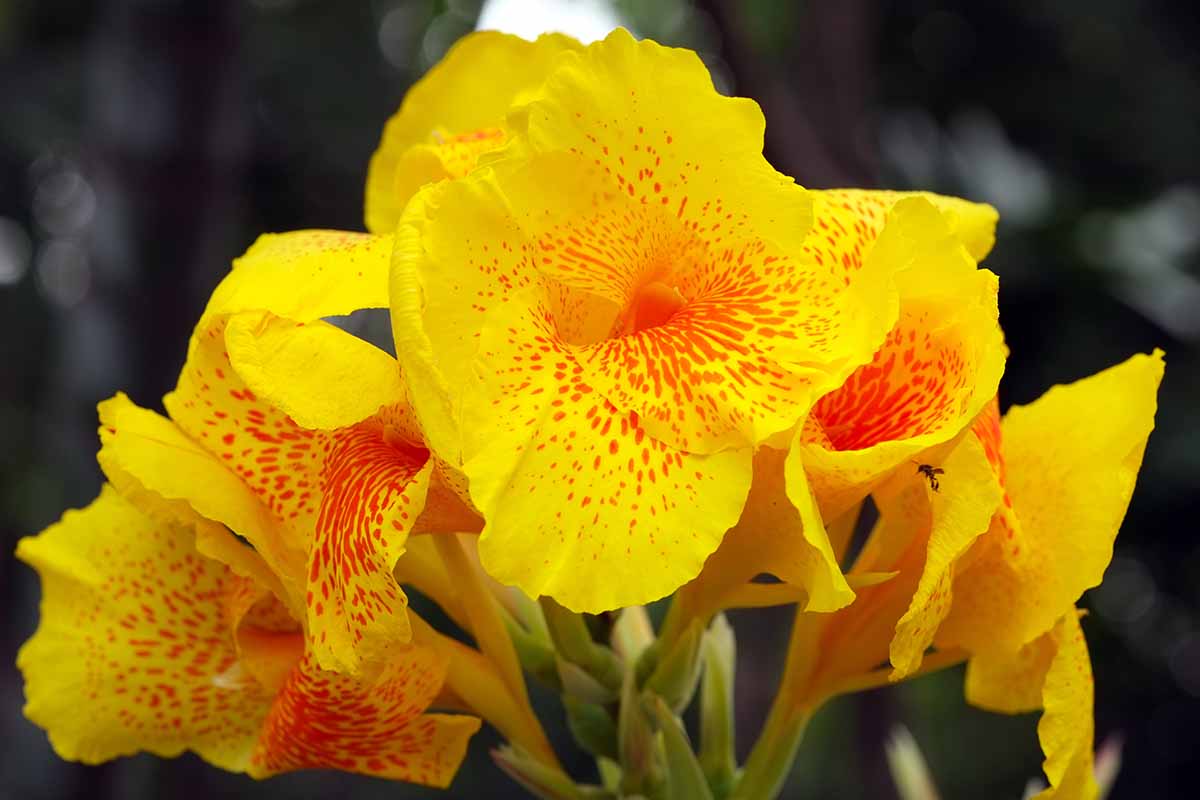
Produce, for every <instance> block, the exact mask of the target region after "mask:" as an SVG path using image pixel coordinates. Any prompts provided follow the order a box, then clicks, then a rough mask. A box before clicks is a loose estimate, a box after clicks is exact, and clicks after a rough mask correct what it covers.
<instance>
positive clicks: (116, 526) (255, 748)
mask: <svg viewBox="0 0 1200 800" xmlns="http://www.w3.org/2000/svg"><path fill="white" fill-rule="evenodd" d="M194 522H195V525H196V526H198V527H199V528H210V529H211V528H213V527H219V526H214V523H211V522H208V521H206V520H201V519H199V518H196V519H195V521H194ZM222 533H224V531H223V530H222V531H212V530H209V531H208V532H207V533H206V535H207V536H208V537H209V539H210V540H211V541H217V540H219V536H220V534H222ZM227 540H229V539H228V537H227ZM232 546H233V547H234V548H240V549H241V550H242V551H244V552H242V553H241V554H240V555H239V556H238V560H239V563H241V564H242V565H243V566H247V565H248V564H250V563H251V562H253V561H254V560H255V559H256V558H257V556H255V555H254V554H253V551H251V550H250V549H249V548H247V547H245V546H243V545H240V544H237V543H236V542H235V543H234V544H233V545H232ZM17 556H18V557H19V558H21V559H22V560H23V561H25V562H27V563H29V564H30V565H32V566H33V567H34V568H35V569H37V571H38V573H39V574H40V575H41V578H42V587H43V599H42V619H41V624H40V625H39V627H38V630H37V632H36V633H35V634H34V636H33V637H32V638H31V639H30V640H29V641H28V642H27V643H26V644H25V646H24V647H23V648H22V649H21V652H20V654H19V656H18V659H17V662H18V665H19V666H20V668H21V671H22V672H23V673H24V676H25V682H26V683H25V692H26V697H27V700H28V703H27V705H26V708H25V713H26V715H27V716H28V717H29V718H30V719H31V720H33V721H34V722H35V723H37V724H38V725H40V726H42V727H43V728H45V729H46V730H47V731H48V732H49V734H50V741H51V743H52V744H53V746H54V749H55V751H56V752H57V753H58V754H59V755H60V756H62V757H63V758H66V759H70V760H76V761H83V762H85V763H89V764H95V763H99V762H102V761H107V760H109V759H112V758H115V757H118V756H122V755H129V754H133V753H136V752H138V751H148V752H151V753H155V754H157V755H160V756H175V755H178V754H179V753H181V752H182V751H184V750H192V751H194V752H196V753H197V754H198V755H200V756H201V757H202V758H203V759H205V760H206V761H208V762H210V763H212V764H214V765H215V766H218V767H220V768H222V769H226V770H230V771H233V772H245V773H248V774H249V775H251V776H253V777H255V778H265V777H268V776H270V775H275V774H279V773H282V772H290V771H293V770H299V769H311V768H334V769H340V770H344V771H349V772H361V773H365V774H368V775H375V776H378V777H384V778H392V779H396V780H404V781H409V782H413V783H421V784H426V785H430V786H438V787H445V786H447V785H448V784H449V783H450V781H451V779H452V778H453V777H454V774H455V772H456V771H457V770H458V766H459V764H460V763H461V762H462V759H463V756H464V754H465V752H466V747H467V743H468V741H469V739H470V738H471V735H472V734H473V733H474V732H475V731H476V730H477V729H478V727H479V720H478V719H476V718H474V717H469V716H462V715H446V714H428V713H425V711H426V709H427V708H428V707H429V706H430V704H431V703H433V702H434V700H435V698H436V697H437V696H438V693H439V691H440V690H441V687H442V682H443V678H444V676H445V673H446V663H445V661H444V660H443V659H442V657H441V656H440V655H439V654H438V653H437V652H435V651H434V650H433V649H429V648H424V647H418V646H414V645H410V646H407V647H404V648H400V649H397V650H395V651H393V652H392V653H391V654H390V655H389V659H388V662H387V664H386V665H385V666H384V667H383V669H382V672H381V674H380V675H379V677H378V680H377V681H375V682H373V683H363V682H361V681H359V680H357V679H355V678H352V677H350V676H346V675H342V674H338V673H333V672H327V671H324V670H322V669H320V668H319V667H318V666H317V663H316V660H315V659H314V658H313V656H312V653H311V651H309V650H307V649H306V645H305V637H304V634H303V632H302V630H301V623H300V621H299V620H297V619H295V618H294V617H292V616H291V614H290V613H289V611H288V610H287V608H286V606H285V605H284V604H283V603H282V602H280V600H279V599H278V598H277V597H276V596H275V595H274V594H273V593H272V591H271V590H270V589H269V588H268V587H266V586H264V585H262V584H260V583H258V582H256V581H255V580H254V579H251V578H246V577H242V576H239V575H238V574H236V573H235V572H234V571H233V570H232V569H230V568H229V567H228V566H226V565H225V564H223V563H221V562H219V561H216V560H213V559H210V558H207V557H205V556H204V555H202V554H200V552H198V550H197V549H196V534H195V533H194V532H193V527H192V526H190V525H182V524H178V523H174V522H166V521H163V520H159V519H155V518H153V517H151V516H147V514H146V513H144V512H142V511H141V510H139V509H138V508H137V507H135V506H134V505H133V504H131V503H130V502H129V501H128V500H126V499H125V498H123V497H121V496H120V495H119V494H118V493H117V492H116V491H114V490H113V489H112V487H109V486H106V487H104V489H103V490H102V491H101V494H100V497H99V498H98V499H97V500H95V501H94V502H93V503H92V504H91V505H90V506H88V507H87V508H85V509H83V510H81V511H68V512H67V513H66V514H64V515H63V517H62V519H61V520H60V521H59V522H57V523H56V524H54V525H52V526H50V527H49V528H47V529H46V530H45V531H43V532H42V533H41V534H39V535H38V536H35V537H28V538H25V539H22V540H21V542H20V543H19V545H18V547H17ZM266 569H267V567H266V565H265V564H258V565H257V567H250V570H251V571H256V570H257V571H265V570H266Z"/></svg>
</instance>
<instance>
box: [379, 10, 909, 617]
mask: <svg viewBox="0 0 1200 800" xmlns="http://www.w3.org/2000/svg"><path fill="white" fill-rule="evenodd" d="M507 125H508V130H509V137H510V141H509V144H508V145H507V147H506V148H505V149H504V150H503V151H501V152H500V153H499V154H497V155H496V156H494V157H491V158H489V159H488V161H487V163H486V164H485V165H482V166H480V167H477V168H476V169H475V170H474V171H473V172H471V173H470V174H469V175H467V176H466V177H464V178H461V179H459V180H456V181H447V182H443V183H440V184H436V185H432V186H428V187H426V188H425V189H424V190H422V191H421V192H419V193H418V194H417V195H416V196H414V197H413V199H412V200H411V201H410V202H409V205H408V207H407V208H406V210H405V213H404V217H403V219H402V221H401V224H400V227H399V228H398V229H397V233H396V236H397V242H396V250H395V258H394V266H393V276H392V284H391V291H392V325H393V331H394V334H395V340H396V348H397V353H398V358H399V359H400V361H401V364H402V365H403V368H404V371H405V375H406V378H407V381H408V385H409V391H410V398H411V401H412V404H413V409H414V411H415V413H416V415H417V417H418V419H419V421H420V424H421V428H422V430H423V432H424V434H425V437H426V441H427V442H428V443H429V446H430V448H431V449H432V450H433V452H435V453H436V454H437V455H438V456H439V457H440V458H442V459H444V460H446V461H447V462H448V463H449V464H450V465H451V466H453V467H455V468H460V469H461V470H462V472H463V473H464V474H465V475H466V477H467V479H468V482H469V491H470V498H471V500H472V501H473V504H474V506H475V507H476V508H477V509H478V510H479V511H480V512H481V514H482V515H483V517H484V519H485V521H486V523H485V527H484V530H483V533H482V535H481V537H480V540H479V552H480V557H481V559H482V562H483V565H484V567H485V568H486V569H487V571H488V572H489V573H490V574H491V575H493V576H494V577H496V578H497V579H499V580H500V581H502V582H504V583H509V584H515V585H516V586H518V587H519V588H521V589H522V590H523V591H524V592H526V593H527V594H529V595H531V596H537V595H549V596H552V597H553V598H554V599H556V600H557V601H558V602H560V603H562V604H563V605H565V606H567V607H569V608H571V609H574V610H583V611H600V610H603V609H611V608H616V607H620V606H627V605H632V604H638V603H643V602H646V601H649V600H652V599H655V598H658V597H661V596H663V595H664V594H667V593H669V592H671V591H672V590H674V589H675V588H677V587H678V586H680V585H681V584H683V583H684V582H686V581H688V580H690V579H691V578H693V577H695V575H696V574H697V573H698V572H699V571H700V567H701V565H702V564H703V562H704V559H705V558H706V557H707V556H708V555H710V554H711V553H712V552H713V551H714V550H715V549H716V547H717V545H718V544H719V543H720V541H721V538H722V536H723V535H724V534H725V532H726V531H727V530H728V529H729V528H730V527H731V526H732V525H733V524H734V523H735V522H736V521H737V519H738V516H739V515H740V514H741V511H742V507H743V505H744V503H745V499H746V494H747V491H748V489H749V486H750V478H751V465H752V455H753V451H754V448H755V447H756V446H757V445H760V444H762V443H763V442H765V441H767V440H768V439H770V438H771V437H773V436H776V435H778V434H780V433H781V432H786V431H788V430H790V429H791V428H793V427H794V426H795V425H796V423H797V422H798V421H799V420H801V419H802V418H803V417H804V416H805V415H806V414H807V413H808V411H809V409H810V408H811V406H812V404H813V403H814V402H815V400H816V398H818V397H820V396H821V395H822V394H825V393H827V392H828V391H830V390H832V389H834V388H836V387H837V386H839V385H841V384H842V382H843V381H844V380H845V378H846V377H847V376H848V375H849V374H851V373H852V372H853V371H854V370H855V369H856V368H857V367H859V366H860V365H862V364H864V363H866V362H867V361H869V360H870V358H871V355H872V354H873V353H874V352H875V350H876V349H877V347H878V345H879V344H880V343H881V342H882V341H883V337H884V335H885V333H886V331H887V330H888V329H889V328H890V327H891V326H892V323H893V322H894V320H895V316H896V313H897V311H896V299H895V291H894V288H893V286H892V282H891V281H890V280H889V276H888V274H887V271H888V270H890V269H891V265H889V264H885V263H878V262H874V261H869V260H868V261H866V262H864V263H863V265H862V268H861V269H856V268H855V267H857V264H856V263H855V264H854V265H853V266H851V265H850V264H849V263H847V262H849V261H851V260H853V259H854V258H855V256H856V253H855V252H854V251H853V248H852V245H854V244H856V242H853V241H851V242H846V243H845V245H844V247H840V246H833V247H831V252H830V256H831V257H830V258H816V257H815V256H814V255H813V254H812V253H810V252H806V251H805V249H804V243H805V237H806V234H807V233H808V231H809V228H810V224H811V221H812V204H813V203H812V199H811V198H810V196H809V194H808V193H807V192H805V191H804V190H803V189H801V188H800V187H798V186H796V185H795V184H794V183H793V182H792V181H791V180H790V179H788V178H786V177H785V176H782V175H780V174H778V173H777V172H775V171H774V170H773V169H772V168H771V167H770V166H769V165H768V164H767V163H766V161H765V160H764V159H763V158H762V155H761V150H762V135H763V119H762V114H761V112H760V110H759V108H758V106H757V105H756V104H755V103H754V102H752V101H750V100H746V99H731V98H725V97H721V96H720V95H719V94H717V92H716V91H715V90H714V89H713V87H712V82H711V80H710V77H709V75H708V72H707V70H706V69H705V68H704V66H703V65H702V64H701V63H700V61H699V59H698V58H696V56H695V54H693V53H690V52H687V51H682V50H672V49H668V48H664V47H661V46H659V45H657V44H655V43H653V42H649V41H643V42H636V41H634V40H633V38H632V37H631V36H630V35H629V34H628V33H627V32H625V31H623V30H617V31H614V32H613V33H612V34H610V35H609V37H608V38H607V39H605V40H604V41H603V42H600V43H597V44H594V45H591V46H589V47H588V48H586V49H585V50H583V51H581V52H579V53H564V54H561V56H560V57H559V60H558V62H557V66H556V67H555V68H554V70H553V71H552V72H551V74H550V76H549V77H548V78H547V80H546V82H545V85H544V86H543V88H542V89H541V91H540V93H538V94H537V95H536V96H534V97H533V99H531V100H530V102H528V103H527V104H525V105H522V106H518V107H516V108H514V109H513V110H512V111H511V112H510V113H509V115H508V117H507ZM850 224H851V225H853V221H852V220H851V221H850ZM814 546H816V545H814ZM825 546H826V547H827V546H828V543H827V542H826V543H825ZM831 569H833V570H836V569H837V565H836V564H832V565H831ZM838 574H839V576H840V572H839V573H838ZM598 575H600V576H604V577H603V579H601V580H598V579H596V578H595V576H598Z"/></svg>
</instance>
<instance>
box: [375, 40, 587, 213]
mask: <svg viewBox="0 0 1200 800" xmlns="http://www.w3.org/2000/svg"><path fill="white" fill-rule="evenodd" d="M579 48H580V44H579V43H578V42H577V41H575V40H574V39H572V38H570V37H568V36H562V35H559V34H546V35H543V36H540V37H538V39H537V41H535V42H529V41H526V40H524V39H521V38H519V37H516V36H512V35H510V34H507V33H499V32H497V31H479V32H477V33H472V34H468V35H467V36H464V37H463V38H461V39H459V40H458V41H457V42H456V43H455V44H454V46H453V47H451V48H450V50H449V52H447V53H446V56H445V57H444V58H443V59H442V60H441V61H440V62H438V64H437V65H436V66H434V67H433V69H431V70H429V72H428V73H426V74H425V76H424V77H423V78H421V80H419V81H417V82H416V83H415V84H413V86H412V88H411V89H409V91H408V94H407V95H406V96H405V98H404V102H403V103H402V104H401V106H400V110H399V111H398V112H396V114H395V115H394V116H393V117H392V118H391V119H389V120H388V121H387V125H386V126H385V127H384V129H383V139H382V141H381V142H380V143H379V148H378V149H377V150H376V151H375V154H374V155H373V156H372V157H371V165H370V168H369V169H368V171H367V193H366V218H367V230H369V231H372V232H374V233H391V232H392V230H394V229H395V227H396V224H397V223H398V222H399V221H400V213H401V212H402V211H403V210H404V206H405V204H406V203H407V202H408V200H409V198H410V197H412V196H413V194H414V193H416V191H417V190H418V189H420V188H421V187H422V186H424V185H425V184H427V183H434V182H436V181H439V180H443V179H446V178H461V177H463V176H464V175H466V174H467V173H468V172H470V171H471V170H472V169H473V168H474V167H475V163H476V160H477V159H478V158H479V157H480V156H482V155H483V154H485V153H488V152H490V151H494V150H498V149H500V148H501V147H503V146H504V144H505V141H506V139H507V138H508V132H507V123H506V121H505V114H506V113H507V112H508V109H509V107H510V106H512V105H513V104H514V103H520V102H524V101H525V100H526V99H528V98H529V97H530V96H531V95H532V94H533V93H534V92H535V91H536V90H537V89H538V88H540V87H541V84H542V82H543V81H544V80H545V79H546V76H547V75H548V74H549V73H550V70H551V68H552V67H553V66H554V64H555V63H556V62H557V60H558V57H559V56H560V55H561V54H562V53H564V52H567V51H573V50H578V49H579Z"/></svg>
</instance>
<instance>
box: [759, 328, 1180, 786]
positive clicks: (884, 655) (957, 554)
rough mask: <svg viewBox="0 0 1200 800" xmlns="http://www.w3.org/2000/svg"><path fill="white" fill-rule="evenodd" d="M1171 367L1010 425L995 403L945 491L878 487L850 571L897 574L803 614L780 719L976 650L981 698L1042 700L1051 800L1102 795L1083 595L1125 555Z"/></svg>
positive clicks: (1090, 381) (1073, 397) (1112, 381)
mask: <svg viewBox="0 0 1200 800" xmlns="http://www.w3.org/2000/svg"><path fill="white" fill-rule="evenodd" d="M1162 374H1163V362H1162V354H1161V352H1155V353H1153V354H1151V355H1138V356H1134V357H1132V358H1131V359H1129V360H1128V361H1126V362H1124V363H1122V364H1119V365H1117V366H1115V367H1112V368H1110V369H1108V370H1105V371H1103V372H1101V373H1098V374H1096V375H1093V376H1091V377H1089V378H1085V379H1083V380H1080V381H1077V382H1076V383H1073V384H1070V385H1066V386H1058V387H1055V388H1053V389H1051V390H1050V391H1049V392H1047V393H1046V394H1045V395H1043V396H1042V397H1041V398H1040V399H1038V400H1036V401H1034V402H1033V403H1031V404H1030V405H1028V406H1021V407H1013V408H1012V409H1010V410H1009V412H1008V413H1007V414H1006V415H1005V417H1004V419H1003V421H1001V418H1000V415H999V410H998V405H997V404H996V402H995V401H994V400H993V401H991V402H989V403H988V404H987V405H986V406H985V407H984V408H983V410H982V411H981V412H980V414H979V415H978V416H977V418H976V419H975V420H974V422H973V424H972V426H971V427H970V428H969V429H968V432H967V435H965V436H963V437H961V438H960V439H959V440H958V442H957V444H956V445H955V447H954V449H953V450H951V451H950V452H949V453H948V454H947V455H946V456H945V457H944V459H943V460H941V461H940V462H939V463H940V464H941V468H942V469H944V470H945V472H944V474H943V475H941V476H940V477H941V479H942V480H941V481H940V487H939V490H938V491H934V490H933V489H932V487H931V486H930V485H929V482H928V480H927V476H923V475H920V474H914V473H910V472H907V471H905V472H897V473H896V474H895V475H894V476H893V477H892V478H891V479H890V480H889V481H888V483H886V484H885V485H884V486H883V487H881V489H880V490H878V491H877V492H876V493H875V498H876V502H877V504H878V505H879V509H880V520H879V522H878V524H877V525H876V527H875V529H874V530H873V531H872V533H871V534H870V538H869V539H868V541H867V543H866V545H865V547H864V548H863V551H862V553H861V554H860V555H859V556H858V558H857V559H856V561H855V563H854V565H853V566H852V568H851V569H850V571H849V575H850V577H851V579H853V578H854V576H855V575H859V574H877V573H879V572H883V573H886V574H889V575H891V576H892V577H891V578H890V579H889V580H886V581H883V582H880V583H878V584H877V585H873V586H870V587H868V588H864V589H862V591H861V592H860V594H859V596H858V597H857V598H856V600H855V602H854V603H853V604H852V605H851V606H849V607H847V608H845V609H842V610H841V611H838V612H836V613H834V614H831V615H819V614H804V613H802V614H800V615H799V616H798V617H797V624H796V630H795V632H794V634H793V641H792V644H791V647H790V651H789V659H790V660H789V666H788V668H787V671H786V675H785V679H784V686H783V688H782V691H781V695H780V698H779V700H777V702H776V705H777V706H778V707H779V711H778V713H779V716H780V718H786V717H787V716H788V715H789V714H790V715H793V716H794V717H799V716H802V715H804V714H806V713H809V712H810V711H811V710H812V709H813V708H815V707H817V706H819V705H821V704H822V703H824V702H825V701H826V700H828V699H829V698H830V697H833V696H836V695H838V694H842V693H846V692H851V691H856V690H860V689H864V688H871V687H874V686H879V685H882V684H886V683H888V682H889V681H897V680H901V679H904V678H907V677H911V676H914V675H919V674H922V673H923V672H924V671H927V670H929V669H936V668H939V667H942V666H945V665H948V664H953V663H958V662H960V661H963V660H967V662H968V667H967V679H966V695H967V699H968V700H969V701H970V702H971V703H973V704H975V705H978V706H980V707H983V708H986V709H989V710H994V711H999V712H1006V713H1016V712H1023V711H1032V710H1036V709H1044V713H1043V716H1042V720H1041V722H1040V723H1039V726H1038V735H1039V738H1040V740H1041V743H1042V748H1043V750H1044V752H1045V754H1046V762H1045V770H1046V775H1047V777H1048V779H1049V782H1050V788H1049V789H1047V790H1046V792H1045V793H1044V794H1042V795H1039V797H1044V798H1051V797H1056V798H1094V797H1095V796H1096V794H1097V789H1096V784H1095V780H1094V777H1093V769H1092V730H1093V722H1092V694H1093V688H1092V673H1091V664H1090V660H1089V657H1088V651H1087V645H1086V642H1085V641H1084V637H1083V632H1082V629H1081V627H1080V624H1079V613H1078V612H1077V611H1076V608H1075V604H1076V602H1077V601H1078V600H1079V598H1080V597H1081V595H1082V594H1083V592H1084V591H1085V590H1087V589H1089V588H1091V587H1093V586H1096V585H1098V584H1099V583H1100V580H1101V578H1102V577H1103V573H1104V570H1105V568H1106V567H1107V565H1108V563H1109V561H1110V559H1111V557H1112V546H1113V541H1114V539H1115V537H1116V535H1117V532H1118V530H1119V528H1120V525H1121V521H1122V519H1123V517H1124V515H1125V510H1126V507H1127V506H1128V503H1129V499H1130V497H1131V495H1132V492H1133V487H1134V484H1135V481H1136V478H1137V473H1138V470H1139V468H1140V466H1141V461H1142V455H1143V453H1144V451H1145V447H1146V441H1147V438H1148V436H1149V434H1150V432H1151V430H1152V429H1153V427H1154V414H1155V409H1156V394H1157V389H1158V385H1159V382H1160V380H1161V378H1162ZM1080 408H1088V409H1091V412H1090V413H1089V414H1087V415H1081V414H1079V413H1078V411H1079V409H1080ZM889 661H890V663H891V666H890V667H888V666H883V667H881V666H879V665H880V664H887V662H889Z"/></svg>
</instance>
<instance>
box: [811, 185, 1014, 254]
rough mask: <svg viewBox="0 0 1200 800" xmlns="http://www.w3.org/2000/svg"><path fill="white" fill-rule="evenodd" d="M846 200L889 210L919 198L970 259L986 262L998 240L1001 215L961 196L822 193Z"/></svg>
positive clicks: (871, 191)
mask: <svg viewBox="0 0 1200 800" xmlns="http://www.w3.org/2000/svg"><path fill="white" fill-rule="evenodd" d="M821 194H827V195H830V196H831V197H837V198H840V199H842V200H844V201H847V202H851V203H855V204H861V203H864V202H865V203H870V204H872V205H878V206H882V207H883V208H885V209H886V208H889V207H891V206H893V205H895V204H897V203H899V202H900V201H902V200H905V199H907V198H910V197H920V198H922V199H924V200H927V201H928V202H930V203H932V204H933V205H934V207H936V208H937V210H938V211H939V212H941V215H942V218H943V219H944V220H945V221H946V224H948V225H949V226H950V229H951V230H952V231H953V232H954V236H955V238H956V239H958V241H959V242H961V243H962V245H963V247H965V248H967V252H968V253H970V254H971V258H973V259H975V260H976V261H983V259H984V258H986V257H987V254H988V253H989V252H991V250H992V245H993V244H995V241H996V221H997V220H998V219H999V214H997V213H996V209H994V208H992V207H991V206H989V205H987V204H986V203H973V202H971V201H970V200H963V199H962V198H959V197H948V196H946V195H941V194H934V193H933V192H892V191H880V190H878V189H827V190H824V191H823V192H821Z"/></svg>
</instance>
